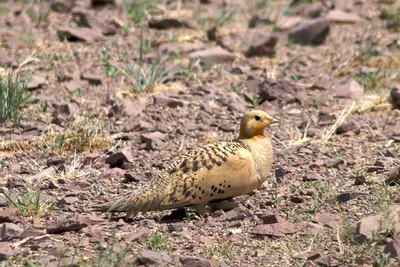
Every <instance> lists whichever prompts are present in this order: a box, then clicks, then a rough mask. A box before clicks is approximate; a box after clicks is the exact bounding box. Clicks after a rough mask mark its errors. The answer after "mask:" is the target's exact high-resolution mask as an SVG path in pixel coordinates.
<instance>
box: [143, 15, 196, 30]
mask: <svg viewBox="0 0 400 267" xmlns="http://www.w3.org/2000/svg"><path fill="white" fill-rule="evenodd" d="M149 27H150V28H155V29H159V30H167V29H173V28H190V29H192V28H194V27H193V25H191V24H190V23H189V22H187V21H183V20H180V19H178V18H166V17H153V18H151V19H150V20H149Z"/></svg>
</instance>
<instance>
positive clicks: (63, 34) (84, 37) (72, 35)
mask: <svg viewBox="0 0 400 267" xmlns="http://www.w3.org/2000/svg"><path fill="white" fill-rule="evenodd" d="M57 33H58V36H59V38H60V40H61V41H63V40H68V41H70V42H76V41H80V42H87V43H92V42H95V41H98V40H102V39H103V34H102V33H101V31H99V30H96V29H89V28H71V27H64V28H60V29H59V30H57Z"/></svg>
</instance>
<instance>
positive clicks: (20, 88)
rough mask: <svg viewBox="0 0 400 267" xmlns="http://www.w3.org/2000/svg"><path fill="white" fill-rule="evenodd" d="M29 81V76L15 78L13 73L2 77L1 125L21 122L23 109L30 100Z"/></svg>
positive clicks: (0, 93)
mask: <svg viewBox="0 0 400 267" xmlns="http://www.w3.org/2000/svg"><path fill="white" fill-rule="evenodd" d="M27 80H28V77H27V76H23V75H16V76H14V75H13V74H12V73H11V72H9V73H8V75H5V76H0V124H2V123H4V122H7V121H11V122H14V123H18V122H19V119H20V112H21V109H22V108H23V106H24V104H25V103H26V101H27V100H28V98H29V94H28V93H27V91H26V83H27Z"/></svg>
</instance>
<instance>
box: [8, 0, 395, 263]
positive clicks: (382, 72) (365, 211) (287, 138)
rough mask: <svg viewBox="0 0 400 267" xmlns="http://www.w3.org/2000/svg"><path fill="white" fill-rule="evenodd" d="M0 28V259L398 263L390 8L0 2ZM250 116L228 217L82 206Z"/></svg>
mask: <svg viewBox="0 0 400 267" xmlns="http://www.w3.org/2000/svg"><path fill="white" fill-rule="evenodd" d="M0 25H1V26H0V28H1V30H0V40H1V44H0V65H1V66H2V68H1V72H2V75H3V74H5V73H6V72H7V70H8V69H10V68H12V69H14V71H15V72H19V73H25V74H26V73H28V74H30V75H31V79H30V81H29V82H28V84H27V89H28V91H29V94H30V98H29V100H28V102H27V103H26V105H25V106H24V108H23V110H22V112H21V121H20V124H19V125H13V124H11V123H6V124H3V125H0V140H1V143H0V186H1V188H2V191H1V192H2V194H1V195H0V206H1V210H0V223H1V230H0V241H1V242H0V261H1V264H2V266H136V265H155V266H372V265H375V266H397V265H398V264H399V263H400V261H399V259H398V257H400V239H399V238H400V236H398V232H400V223H399V217H398V211H399V210H400V209H399V206H398V203H399V202H400V194H399V186H398V184H397V181H399V180H400V167H399V166H400V160H399V156H400V112H399V108H400V74H399V71H398V70H399V68H400V37H399V35H398V30H399V29H400V2H399V1H397V3H396V1H388V0H386V1H372V0H334V1H279V0H276V1H268V0H257V1H255V0H250V1H246V2H245V1H234V0H224V1H212V0H207V1H206V0H201V1H198V0H188V1H177V0H172V1H155V0H154V1H152V0H138V1H133V0H132V1H129V0H128V1H116V2H115V3H113V1H107V0H92V1H62V0H56V1H53V2H52V3H50V2H46V1H33V0H31V1H25V2H24V1H1V2H0ZM141 25H143V26H141ZM141 29H142V30H141ZM165 53H168V54H169V57H168V58H167V57H165V56H164V54H165ZM140 69H143V70H145V72H146V73H147V76H146V77H144V76H143V75H140V74H139V73H142V72H140V71H138V70H140ZM150 73H152V74H154V75H153V76H151V75H150ZM254 108H257V109H262V110H265V111H267V112H268V113H270V114H271V115H272V116H273V117H275V118H278V119H279V121H280V123H279V124H278V125H276V126H275V125H274V126H273V127H271V128H270V129H269V130H268V132H267V133H266V134H267V135H268V136H269V137H270V138H271V140H272V143H273V146H274V149H275V158H274V168H273V171H272V173H271V178H270V179H269V180H268V181H267V182H266V183H265V184H264V185H263V186H262V188H260V189H259V190H257V191H255V192H254V193H253V194H251V195H248V196H242V197H239V198H237V202H238V203H239V204H240V206H239V207H238V208H235V209H233V210H230V211H222V210H217V211H214V212H211V213H210V214H209V215H208V216H205V217H204V218H198V217H197V216H195V214H193V213H192V212H191V211H190V210H187V211H173V212H171V211H165V212H152V213H148V214H146V215H144V216H143V215H139V216H138V217H137V218H135V219H132V220H128V221H125V220H124V217H123V214H121V217H118V215H116V216H112V217H111V216H109V215H107V214H101V213H96V212H95V211H93V210H92V208H91V206H92V205H93V204H97V203H101V202H104V201H108V200H111V199H113V198H114V197H117V196H119V195H121V194H124V193H125V192H129V191H131V190H133V189H134V188H137V187H139V186H140V185H142V184H143V183H145V182H146V181H148V180H149V179H151V177H152V173H153V172H155V171H157V170H160V169H163V168H165V167H167V166H168V164H169V163H171V161H172V160H173V158H175V157H177V156H179V155H181V154H183V153H185V152H188V151H190V150H191V149H192V148H194V147H197V146H200V145H202V144H205V143H209V142H213V141H215V140H222V139H229V138H234V137H236V136H237V135H238V127H239V120H240V118H241V116H242V115H243V114H244V113H245V112H246V111H249V110H252V109H254Z"/></svg>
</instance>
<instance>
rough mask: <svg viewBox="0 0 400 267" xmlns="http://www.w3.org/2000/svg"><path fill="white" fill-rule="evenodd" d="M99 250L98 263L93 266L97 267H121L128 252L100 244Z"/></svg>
mask: <svg viewBox="0 0 400 267" xmlns="http://www.w3.org/2000/svg"><path fill="white" fill-rule="evenodd" d="M97 250H98V262H97V263H96V264H93V266H96V267H108V266H115V267H117V266H121V264H122V261H123V260H124V259H125V256H126V250H125V249H124V248H118V249H116V248H113V247H111V248H108V247H107V245H105V244H100V245H99V246H98V247H97Z"/></svg>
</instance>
